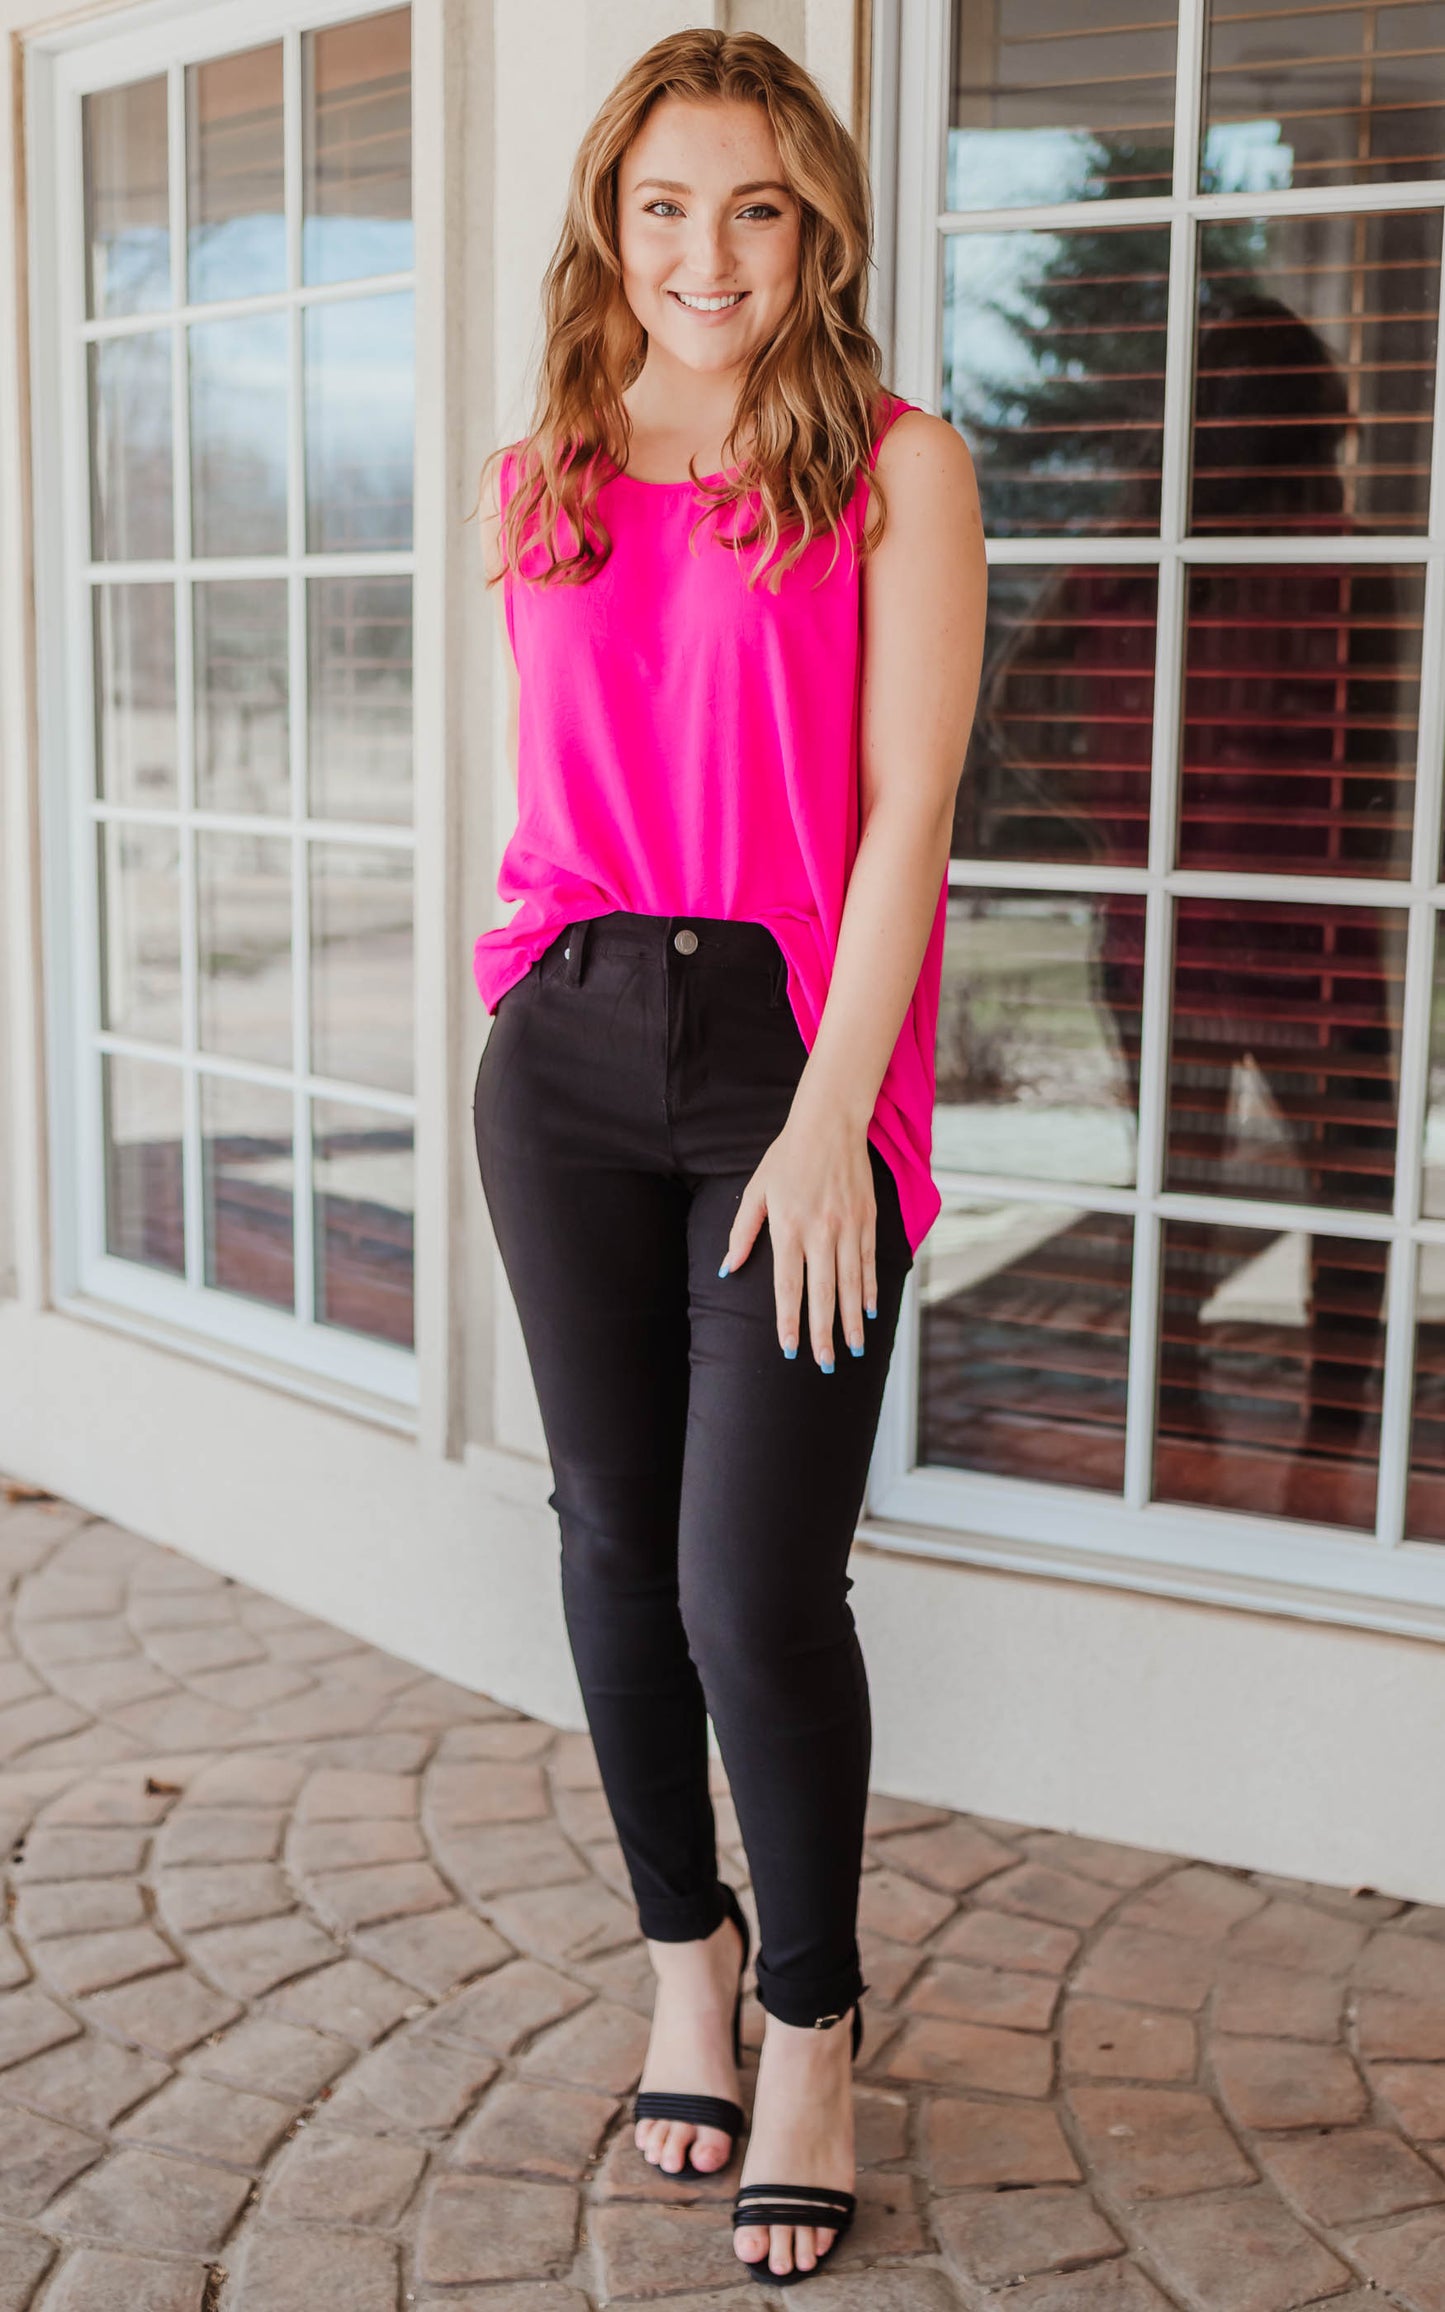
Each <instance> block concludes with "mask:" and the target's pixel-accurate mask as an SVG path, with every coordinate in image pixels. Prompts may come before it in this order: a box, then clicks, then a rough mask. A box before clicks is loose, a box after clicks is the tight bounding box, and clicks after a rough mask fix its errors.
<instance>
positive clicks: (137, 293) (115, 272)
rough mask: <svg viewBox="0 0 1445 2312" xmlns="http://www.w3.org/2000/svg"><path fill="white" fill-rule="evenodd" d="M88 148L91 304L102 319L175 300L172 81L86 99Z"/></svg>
mask: <svg viewBox="0 0 1445 2312" xmlns="http://www.w3.org/2000/svg"><path fill="white" fill-rule="evenodd" d="M80 113H81V137H82V142H83V144H84V149H85V164H84V165H85V259H86V279H85V310H86V312H87V313H89V314H91V315H93V316H95V317H96V318H99V319H109V318H110V317H111V316H113V315H115V314H118V313H155V312H159V311H161V310H163V309H164V307H166V306H167V305H169V304H170V301H171V236H170V189H169V185H170V180H169V174H168V148H167V143H166V83H165V76H164V74H157V76H156V78H155V79H154V80H136V81H132V82H131V84H130V86H129V87H128V88H104V89H99V90H97V91H96V92H95V93H94V94H93V95H90V96H83V97H82V98H81V100H80Z"/></svg>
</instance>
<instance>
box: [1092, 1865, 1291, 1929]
mask: <svg viewBox="0 0 1445 2312" xmlns="http://www.w3.org/2000/svg"><path fill="white" fill-rule="evenodd" d="M1267 1899H1268V1898H1267V1897H1266V1896H1264V1895H1262V1894H1261V1893H1260V1891H1259V1888H1258V1887H1253V1886H1250V1885H1249V1883H1248V1881H1247V1880H1245V1879H1240V1878H1234V1877H1231V1875H1230V1874H1229V1873H1228V1872H1227V1871H1218V1870H1211V1869H1210V1868H1209V1866H1208V1865H1207V1864H1206V1863H1190V1864H1188V1865H1186V1867H1185V1868H1184V1869H1182V1870H1176V1871H1172V1872H1171V1873H1170V1875H1169V1876H1168V1877H1167V1878H1164V1879H1159V1880H1157V1881H1156V1882H1155V1884H1154V1885H1153V1886H1151V1887H1148V1888H1147V1889H1146V1890H1145V1892H1144V1893H1143V1894H1138V1895H1134V1896H1133V1897H1132V1898H1131V1899H1130V1900H1129V1901H1128V1902H1127V1903H1126V1904H1125V1905H1124V1907H1123V1909H1122V1910H1121V1911H1120V1913H1119V1924H1120V1926H1128V1927H1147V1928H1149V1929H1150V1931H1151V1932H1152V1933H1154V1934H1160V1935H1181V1936H1182V1937H1183V1938H1184V1940H1185V1941H1186V1942H1189V1943H1212V1942H1222V1941H1223V1940H1224V1938H1225V1936H1226V1935H1232V1934H1233V1933H1234V1931H1235V1930H1236V1928H1238V1926H1239V1925H1240V1922H1241V1921H1242V1920H1244V1919H1247V1918H1249V1917H1250V1916H1251V1914H1252V1913H1254V1912H1255V1911H1262V1910H1263V1909H1264V1907H1265V1904H1266V1901H1267Z"/></svg>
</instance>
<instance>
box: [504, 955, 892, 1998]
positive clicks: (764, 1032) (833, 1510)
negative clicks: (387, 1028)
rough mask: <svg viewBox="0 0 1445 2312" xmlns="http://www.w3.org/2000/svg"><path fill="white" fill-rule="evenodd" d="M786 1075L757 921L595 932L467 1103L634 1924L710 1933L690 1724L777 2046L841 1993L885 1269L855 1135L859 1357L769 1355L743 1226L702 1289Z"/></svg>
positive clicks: (776, 1117)
mask: <svg viewBox="0 0 1445 2312" xmlns="http://www.w3.org/2000/svg"><path fill="white" fill-rule="evenodd" d="M679 933H680V934H681V935H682V938H683V946H682V948H679V947H678V945H677V942H676V937H675V935H676V934H679ZM689 935H695V939H696V945H695V946H692V947H690V937H689ZM689 949H690V951H689ZM806 1058H807V1048H806V1046H805V1044H804V1042H803V1038H802V1035H801V1033H800V1032H799V1029H798V1025H797V1022H796V1021H795V1019H794V1018H793V1014H792V1009H791V1006H790V1004H789V1002H788V998H787V989H786V966H785V964H784V960H783V955H782V951H781V949H780V948H779V946H778V944H777V941H776V940H775V939H774V938H773V935H772V933H771V932H769V931H768V930H766V929H765V928H764V927H763V926H762V925H761V924H758V923H753V922H744V921H725V920H721V919H718V918H714V917H707V916H690V917H689V916H660V915H639V914H624V913H617V914H612V915H607V916H602V917H596V918H593V919H592V920H590V921H588V922H585V923H579V924H575V925H573V926H572V927H571V928H570V929H569V930H568V931H565V932H559V933H558V935H557V937H556V939H555V940H554V941H553V942H552V944H551V946H550V947H549V948H548V949H547V950H546V952H545V953H544V954H543V955H542V956H541V957H540V958H539V960H538V961H537V962H536V963H534V964H533V965H532V967H531V969H530V971H529V972H528V973H527V974H526V976H525V978H523V979H521V980H519V981H518V982H517V983H516V984H515V986H513V987H511V988H509V989H508V990H507V992H506V994H505V995H504V996H503V997H502V999H501V1001H500V1003H499V1004H498V1006H497V1009H496V1015H495V1018H494V1020H493V1023H492V1028H491V1033H490V1035H489V1037H488V1039H487V1044H486V1048H485V1050H484V1052H483V1055H482V1062H481V1067H480V1070H479V1072H478V1076H477V1087H476V1137H477V1156H478V1162H479V1165H480V1169H481V1177H482V1185H483V1189H484V1191H485V1195H486V1200H487V1204H488V1208H489V1211H490V1213H491V1218H492V1223H493V1226H494V1228H495V1231H496V1237H497V1243H498V1247H499V1249H500V1252H501V1256H502V1261H503V1264H504V1266H505V1269H506V1272H507V1278H508V1282H509V1284H510V1286H511V1289H512V1294H513V1297H514V1299H515V1301H516V1306H517V1311H518V1315H519V1318H520V1321H521V1325H522V1332H523V1337H524V1339H525V1342H526V1347H527V1354H528V1358H529V1361H530V1364H531V1369H532V1377H533V1381H534V1384H535V1387H536V1391H537V1398H538V1403H539V1406H540V1410H541V1414H542V1422H543V1427H544V1431H545V1434H546V1439H547V1447H548V1453H549V1456H550V1459H551V1464H552V1473H553V1478H554V1490H553V1492H552V1493H551V1495H550V1496H549V1499H550V1502H551V1505H552V1507H553V1508H555V1509H556V1511H557V1514H558V1520H559V1523H560V1527H561V1541H562V1599H563V1607H564V1612H565V1615H566V1622H567V1631H568V1636H569V1639H570V1641H571V1646H572V1654H573V1659H574V1661H575V1663H576V1666H577V1674H578V1679H579V1681H580V1684H581V1688H582V1694H583V1699H584V1702H585V1705H586V1710H587V1719H588V1725H589V1727H590V1729H591V1733H592V1738H593V1741H594V1743H595V1745H596V1750H597V1758H598V1763H599V1765H600V1768H601V1773H602V1780H603V1785H604V1788H605V1790H606V1793H607V1799H608V1804H609V1806H610V1808H611V1810H612V1816H613V1820H614V1822H615V1823H616V1826H617V1834H618V1837H619V1839H620V1841H621V1844H622V1849H623V1853H624V1855H625V1856H626V1859H627V1866H628V1870H629V1872H630V1874H631V1880H632V1887H633V1892H634V1894H635V1896H636V1898H637V1906H638V1913H639V1918H640V1923H641V1926H642V1931H643V1933H644V1934H645V1935H647V1936H649V1937H651V1938H652V1939H653V1940H655V1941H658V1942H689V1941H692V1940H694V1939H696V1938H701V1937H703V1936H706V1935H710V1934H711V1933H712V1932H713V1930H714V1929H715V1928H716V1927H717V1926H718V1925H719V1924H720V1923H721V1921H722V1919H723V1917H724V1915H725V1913H724V1910H723V1907H722V1900H721V1896H720V1890H719V1882H718V1868H717V1846H716V1838H715V1831H714V1822H713V1810H712V1801H711V1799H710V1797H709V1794H708V1770H707V1718H708V1716H709V1715H711V1718H712V1721H713V1724H714V1726H715V1727H716V1729H717V1737H718V1746H719V1749H720V1750H721V1752H722V1758H723V1764H724V1766H725V1768H726V1771H727V1775H728V1780H729V1783H730V1785H731V1789H732V1794H733V1798H734V1802H735V1804H736V1806H737V1811H738V1819H739V1822H740V1825H741V1829H742V1837H743V1843H744V1845H745V1847H746V1849H747V1855H748V1863H749V1867H750V1870H751V1874H752V1882H753V1891H754V1895H755V1897H756V1901H757V1908H758V1918H759V1925H760V1946H761V1947H760V1951H759V1956H758V1965H757V1979H758V1993H759V1997H760V1998H761V2000H762V2003H763V2005H764V2006H765V2007H766V2008H767V2009H768V2011H769V2012H770V2013H771V2014H773V2015H776V2016H778V2017H779V2018H780V2019H781V2020H782V2021H783V2022H786V2023H795V2024H813V2023H815V2022H817V2021H818V2020H819V2019H821V2018H824V2017H828V2016H836V2015H840V2014H842V2013H843V2012H844V2011H845V2010H846V2009H847V2008H848V2007H849V2006H850V2005H851V2003H852V2002H853V2000H854V1999H856V1998H857V1997H858V1995H859V1993H860V1991H861V1990H862V1989H863V1988H864V1986H863V1981H862V1976H861V1974H860V1972H859V1961H858V1940H857V1908H858V1878H859V1871H860V1867H861V1861H862V1847H863V1811H864V1805H865V1802H866V1796H867V1786H868V1763H869V1751H870V1736H871V1726H870V1719H869V1709H868V1686H867V1680H866V1677H865V1674H864V1668H863V1659H862V1654H861V1651H860V1649H859V1645H858V1637H857V1632H856V1630H855V1627H854V1622H853V1614H852V1610H851V1608H850V1606H849V1604H848V1601H847V1592H848V1590H849V1589H850V1588H851V1586H852V1584H851V1582H850V1580H849V1577H848V1573H847V1562H848V1552H849V1548H850V1545H851V1543H852V1539H853V1529H854V1526H855V1524H856V1522H857V1518H858V1514H859V1511H860V1509H861V1507H862V1501H863V1490H864V1483H865V1480H866V1477H867V1471H868V1462H869V1457H870V1454H871V1451H872V1447H873V1440H874V1436H875V1434H876V1430H877V1423H878V1413H879V1407H880V1404H881V1402H882V1397H883V1385H884V1381H885V1378H886V1376H887V1369H888V1361H889V1356H890V1353H891V1350H892V1344H893V1336H894V1331H895V1327H896V1323H897V1317H898V1308H899V1302H900V1299H901V1296H902V1291H903V1282H904V1277H905V1274H906V1272H907V1270H908V1269H909V1267H910V1266H911V1265H912V1261H911V1255H910V1252H909V1248H908V1240H907V1237H906V1235H905V1232H904V1227H903V1221H902V1216H901V1214H900V1211H899V1206H898V1194H897V1189H896V1187H895V1184H894V1180H893V1175H892V1172H891V1170H890V1168H889V1166H888V1165H887V1164H886V1163H885V1161H884V1159H883V1158H882V1157H881V1156H880V1155H879V1154H878V1151H877V1150H876V1149H875V1148H874V1147H873V1146H872V1144H871V1142H870V1144H869V1156H870V1159H871V1163H872V1170H873V1182H874V1193H875V1198H876V1204H877V1224H876V1243H877V1255H876V1258H877V1275H878V1314H877V1316H876V1317H873V1318H866V1317H865V1319H864V1340H865V1343H866V1346H865V1350H864V1353H863V1355H862V1356H861V1357H854V1356H853V1355H852V1353H851V1352H850V1350H849V1347H848V1344H847V1341H846V1339H845V1337H844V1335H843V1329H842V1326H841V1324H840V1323H838V1322H837V1321H836V1319H835V1324H834V1369H833V1371H832V1372H831V1373H825V1372H824V1371H823V1370H822V1368H821V1367H820V1366H819V1364H818V1363H817V1361H816V1359H815V1357H814V1356H813V1353H812V1350H811V1347H810V1344H809V1334H808V1324H807V1314H806V1306H805V1307H804V1308H803V1309H802V1310H801V1311H800V1338H799V1345H798V1354H797V1357H796V1358H795V1359H793V1360H789V1359H787V1358H785V1357H784V1355H783V1352H782V1349H781V1347H780V1346H779V1342H778V1335H777V1324H776V1317H775V1310H774V1300H773V1270H772V1253H771V1244H770V1239H769V1234H768V1227H767V1223H766V1221H764V1223H763V1226H762V1227H761V1229H760V1230H759V1232H758V1236H757V1239H756V1241H755V1243H754V1245H753V1247H752V1250H751V1252H750V1253H749V1255H748V1257H747V1259H746V1260H745V1261H744V1262H743V1264H742V1266H741V1267H740V1268H738V1269H736V1270H735V1271H734V1272H733V1274H732V1275H731V1276H728V1277H719V1275H718V1273H717V1271H718V1268H719V1266H720V1264H721V1262H722V1260H723V1257H724V1254H725V1252H726V1249H727V1240H728V1232H729V1230H730V1228H731V1226H732V1223H733V1219H734V1217H735V1215H736V1213H737V1209H738V1206H739V1204H740V1202H741V1200H742V1193H743V1190H744V1188H745V1186H746V1184H747V1182H748V1180H749V1178H750V1177H751V1175H752V1173H753V1172H754V1170H755V1169H756V1167H757V1165H758V1162H759V1161H760V1159H761V1157H762V1155H763V1153H764V1151H765V1150H766V1148H767V1147H768V1145H769V1143H770V1142H771V1141H772V1140H774V1139H775V1138H776V1137H777V1135H778V1133H779V1132H780V1131H781V1130H782V1128H783V1125H784V1124H785V1123H786V1121H787V1116H788V1109H789V1106H790V1104H791V1101H792V1096H793V1093H794V1091H795V1089H796V1087H797V1082H798V1078H799V1076H800V1074H801V1072H802V1069H803V1064H804V1062H805V1060H806Z"/></svg>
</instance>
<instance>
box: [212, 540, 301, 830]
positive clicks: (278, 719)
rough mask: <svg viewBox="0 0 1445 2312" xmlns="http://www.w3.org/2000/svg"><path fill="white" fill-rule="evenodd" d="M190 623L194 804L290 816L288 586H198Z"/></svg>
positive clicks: (274, 582)
mask: <svg viewBox="0 0 1445 2312" xmlns="http://www.w3.org/2000/svg"><path fill="white" fill-rule="evenodd" d="M195 621H196V646H195V655H196V801H197V803H198V804H199V806H200V808H201V809H202V810H203V811H254V812H256V813H257V814H258V815H259V814H264V815H266V816H269V817H278V816H279V817H286V816H289V814H290V810H291V748H290V735H289V726H288V721H287V716H288V713H289V706H290V702H289V696H288V682H287V664H288V660H287V649H286V581H285V579H284V578H237V579H229V578H228V579H213V580H210V581H209V582H207V583H205V584H201V585H197V587H196V589H195Z"/></svg>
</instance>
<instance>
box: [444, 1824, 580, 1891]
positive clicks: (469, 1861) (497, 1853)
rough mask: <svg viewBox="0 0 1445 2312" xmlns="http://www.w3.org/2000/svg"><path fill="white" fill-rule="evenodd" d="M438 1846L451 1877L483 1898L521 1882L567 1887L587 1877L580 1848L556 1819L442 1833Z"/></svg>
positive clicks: (521, 1884)
mask: <svg viewBox="0 0 1445 2312" xmlns="http://www.w3.org/2000/svg"><path fill="white" fill-rule="evenodd" d="M435 1846H436V1854H437V1860H438V1861H439V1862H440V1863H441V1864H442V1865H443V1866H444V1867H445V1869H446V1872H447V1875H448V1877H449V1878H452V1879H454V1880H455V1881H456V1883H457V1885H458V1886H459V1887H460V1888H461V1889H462V1891H463V1892H464V1893H465V1894H468V1895H470V1896H471V1897H472V1898H473V1900H475V1901H479V1902H480V1901H487V1900H490V1899H493V1898H495V1897H496V1896H497V1895H503V1894H508V1893H510V1892H512V1891H513V1890H514V1889H516V1888H518V1887H540V1886H561V1885H563V1884H565V1882H566V1881H567V1880H568V1879H582V1878H585V1877H586V1876H587V1865H586V1864H585V1863H584V1862H583V1861H582V1859H581V1857H580V1855H579V1854H578V1852H577V1849H576V1847H575V1846H572V1845H570V1844H569V1843H568V1841H567V1840H566V1839H565V1838H563V1837H562V1835H561V1833H560V1832H559V1831H556V1830H553V1828H552V1827H551V1825H550V1823H530V1822H528V1823H517V1824H514V1825H511V1826H510V1827H508V1828H505V1829H502V1830H461V1831H454V1832H450V1833H447V1834H445V1835H439V1836H438V1837H437V1839H436V1841H435Z"/></svg>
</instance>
